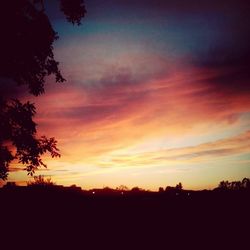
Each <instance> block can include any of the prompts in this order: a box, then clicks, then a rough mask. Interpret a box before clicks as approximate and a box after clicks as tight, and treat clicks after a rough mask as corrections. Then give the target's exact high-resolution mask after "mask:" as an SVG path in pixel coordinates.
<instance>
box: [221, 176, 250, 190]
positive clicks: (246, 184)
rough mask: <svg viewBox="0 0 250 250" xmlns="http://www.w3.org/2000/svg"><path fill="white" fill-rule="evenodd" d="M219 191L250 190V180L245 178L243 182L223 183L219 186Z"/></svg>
mask: <svg viewBox="0 0 250 250" xmlns="http://www.w3.org/2000/svg"><path fill="white" fill-rule="evenodd" d="M218 189H219V190H244V189H249V190H250V179H249V178H244V179H243V180H242V181H232V182H229V181H221V182H220V183H219V185H218Z"/></svg>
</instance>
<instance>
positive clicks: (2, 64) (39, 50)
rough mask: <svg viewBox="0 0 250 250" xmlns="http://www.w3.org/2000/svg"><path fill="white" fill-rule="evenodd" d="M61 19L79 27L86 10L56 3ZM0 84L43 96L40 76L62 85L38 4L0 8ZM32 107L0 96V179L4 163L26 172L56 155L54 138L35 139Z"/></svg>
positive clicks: (18, 0) (22, 0) (19, 0)
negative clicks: (46, 155)
mask: <svg viewBox="0 0 250 250" xmlns="http://www.w3.org/2000/svg"><path fill="white" fill-rule="evenodd" d="M59 4H60V9H61V11H62V12H63V13H64V15H65V17H66V19H67V20H68V21H69V22H71V23H73V24H78V25H79V24H80V21H81V19H82V18H83V17H84V15H85V13H86V10H85V5H84V2H83V0H59ZM0 28H1V33H2V36H1V40H0V55H1V56H0V84H1V85H2V87H1V89H4V88H6V89H7V88H8V87H9V86H8V84H7V83H6V82H7V81H6V79H10V80H12V81H14V82H16V83H17V84H18V85H27V86H28V88H29V92H30V93H31V94H33V95H35V96H37V95H40V94H42V93H44V83H45V78H46V77H47V76H49V75H54V76H55V80H56V82H63V81H65V79H64V78H63V76H62V74H61V72H60V70H59V67H58V65H59V63H58V62H57V61H56V60H55V58H54V54H53V43H54V42H55V40H57V39H58V35H57V33H56V32H55V31H54V29H53V27H52V24H51V22H50V20H49V18H48V16H47V15H46V10H45V8H44V1H43V0H6V1H4V3H3V4H2V5H1V8H0ZM35 114H36V109H35V106H34V104H32V103H29V102H26V103H22V102H20V101H19V100H17V99H9V97H8V98H6V96H4V94H3V93H0V178H1V179H6V178H7V175H8V171H9V164H10V163H11V161H13V160H14V159H16V160H17V161H18V162H19V163H22V164H25V165H26V170H27V171H28V173H29V174H31V175H32V174H33V173H34V171H35V170H36V169H37V168H38V167H40V166H44V167H46V165H45V164H44V163H43V161H42V159H41V156H42V155H43V154H44V153H46V152H49V153H50V154H51V156H52V157H58V156H60V154H59V150H58V148H57V147H56V143H57V142H56V140H55V139H54V138H47V137H45V136H42V137H40V138H38V137H37V130H36V126H37V125H36V123H35V122H34V121H33V117H34V115H35Z"/></svg>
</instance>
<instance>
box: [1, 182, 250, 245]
mask: <svg viewBox="0 0 250 250" xmlns="http://www.w3.org/2000/svg"><path fill="white" fill-rule="evenodd" d="M222 183H227V184H226V185H224V184H222ZM232 183H234V182H226V181H224V182H221V183H220V184H219V185H218V187H217V188H215V189H213V190H201V191H192V190H185V189H184V188H183V187H182V185H181V183H179V184H177V185H176V186H175V187H169V186H168V187H166V188H165V189H164V188H160V189H159V191H158V192H151V191H147V190H143V189H140V188H139V187H135V188H132V189H130V190H129V189H127V188H126V186H120V187H118V188H115V189H111V188H108V187H105V188H103V189H92V190H88V191H86V190H82V189H81V188H80V187H77V186H75V185H72V186H70V187H63V186H60V185H56V184H55V183H53V182H52V181H51V180H50V179H44V178H43V177H36V179H35V180H34V181H33V182H29V183H28V185H27V186H25V187H20V186H16V185H15V184H14V183H10V182H9V183H7V184H6V185H5V186H4V187H3V188H1V189H0V202H1V206H0V214H1V215H2V224H1V225H2V226H1V230H2V232H1V236H2V239H5V237H8V236H11V239H13V237H14V238H15V239H18V240H15V241H13V240H10V241H8V244H9V246H11V244H16V242H18V243H19V244H21V243H20V242H22V243H23V244H24V245H25V246H26V245H27V242H30V241H32V242H33V241H35V242H36V243H37V242H39V246H40V245H41V244H45V246H44V248H48V246H47V244H48V242H50V243H49V244H50V245H49V246H50V247H49V248H48V249H53V248H54V249H62V248H63V247H65V246H67V249H183V248H184V247H185V248H187V249H190V247H192V249H193V248H199V249H241V247H243V246H244V247H246V246H247V244H248V238H249V237H248V234H249V225H250V224H249V222H250V216H249V211H250V202H249V201H250V199H249V198H250V189H249V179H248V178H244V179H243V180H242V181H240V183H241V185H239V186H240V188H235V186H237V187H238V184H237V185H235V184H232ZM237 183H238V182H237ZM225 186H226V188H225ZM13 235H14V236H13ZM51 244H55V246H56V247H52V245H51ZM67 244H68V245H67ZM79 246H81V247H79ZM232 247H233V248H232ZM8 249H13V248H11V247H10V248H8ZM22 249H23V248H22ZM63 249H64V248H63Z"/></svg>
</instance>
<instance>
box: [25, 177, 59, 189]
mask: <svg viewBox="0 0 250 250" xmlns="http://www.w3.org/2000/svg"><path fill="white" fill-rule="evenodd" d="M27 185H28V186H40V187H45V186H54V185H55V183H54V182H53V181H52V180H51V178H45V177H44V176H43V175H38V176H34V181H30V182H28V183H27Z"/></svg>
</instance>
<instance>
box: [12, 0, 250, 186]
mask: <svg viewBox="0 0 250 250" xmlns="http://www.w3.org/2000/svg"><path fill="white" fill-rule="evenodd" d="M47 2H48V3H49V2H51V1H47ZM52 2H53V1H52ZM248 2H249V1H246V0H237V1H236V0H220V1H218V0H210V1H207V0H204V1H201V0H190V1H183V0H105V1H101V0H85V4H86V8H87V11H88V13H87V15H86V17H85V18H84V20H83V23H82V25H81V26H79V27H78V26H72V25H71V24H69V23H67V22H66V21H65V19H64V18H63V16H62V15H61V14H60V12H59V10H58V6H57V5H56V4H55V3H52V5H47V7H46V8H47V11H48V13H49V16H50V18H51V20H52V22H53V25H54V29H55V30H56V31H57V32H58V34H59V36H60V39H59V40H58V41H57V42H56V44H55V46H54V49H55V57H56V59H57V60H58V61H59V62H60V69H61V72H62V74H63V76H64V77H65V78H66V79H67V82H65V83H62V84H58V83H55V79H54V78H52V77H51V78H48V79H47V84H46V92H45V94H44V95H42V96H39V97H33V96H31V95H28V94H27V90H26V91H25V92H22V93H21V90H20V93H19V94H20V95H21V96H22V100H32V102H34V103H35V104H36V107H37V115H36V118H35V120H36V122H37V124H38V132H39V135H43V134H45V135H47V136H53V137H56V139H57V140H58V147H59V148H60V151H61V154H62V157H61V158H60V159H51V158H49V156H46V157H45V158H46V163H47V165H48V169H46V170H44V169H41V170H40V171H37V172H36V174H41V175H45V176H50V177H51V178H52V180H53V181H55V182H56V183H57V184H63V185H71V184H76V185H78V186H81V187H82V188H84V189H89V188H93V187H100V188H102V187H104V186H109V187H117V186H119V185H121V184H123V185H126V186H128V187H129V188H131V187H134V186H139V187H142V188H145V189H151V190H157V189H158V187H160V186H163V187H166V186H167V185H175V184H176V183H178V182H182V184H183V186H184V188H187V189H189V188H190V189H203V188H214V187H215V186H216V185H217V184H218V183H219V182H220V181H221V180H223V179H224V180H226V179H227V180H230V181H232V180H241V179H242V178H244V177H250V46H249V44H250V15H249V13H250V7H249V5H250V4H249V3H248ZM22 168H23V167H22V166H19V165H16V164H14V165H13V166H12V171H11V173H10V175H9V181H17V182H20V183H24V182H25V181H27V180H28V177H27V173H26V172H25V171H23V170H21V171H20V170H19V169H22Z"/></svg>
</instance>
